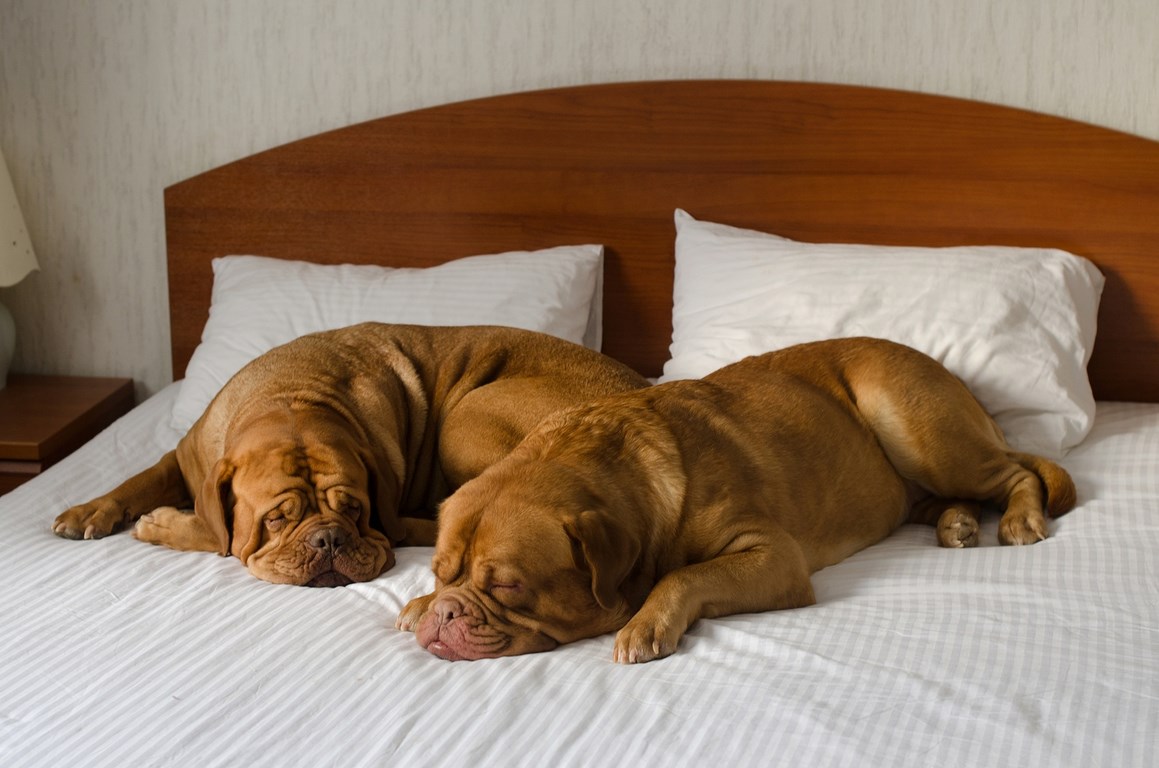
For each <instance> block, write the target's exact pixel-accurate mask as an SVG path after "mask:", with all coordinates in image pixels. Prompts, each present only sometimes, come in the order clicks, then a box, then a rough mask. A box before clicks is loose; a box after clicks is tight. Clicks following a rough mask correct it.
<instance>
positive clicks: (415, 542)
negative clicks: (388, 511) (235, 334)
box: [394, 517, 439, 547]
mask: <svg viewBox="0 0 1159 768" xmlns="http://www.w3.org/2000/svg"><path fill="white" fill-rule="evenodd" d="M399 520H401V521H402V524H403V527H404V528H405V529H406V536H405V537H404V538H403V540H402V541H398V542H394V543H395V544H397V545H399V546H407V547H433V546H434V545H435V539H436V538H437V537H438V533H439V524H438V523H437V522H435V521H434V520H425V519H423V518H421V517H400V518H399Z"/></svg>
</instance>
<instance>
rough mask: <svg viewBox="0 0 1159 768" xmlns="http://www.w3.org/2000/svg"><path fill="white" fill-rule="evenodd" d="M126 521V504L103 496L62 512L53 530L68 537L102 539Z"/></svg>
mask: <svg viewBox="0 0 1159 768" xmlns="http://www.w3.org/2000/svg"><path fill="white" fill-rule="evenodd" d="M125 522H126V509H125V506H124V505H123V504H121V503H119V502H117V501H116V500H114V499H111V498H109V497H108V496H102V497H101V498H99V499H93V500H92V501H90V502H88V503H87V504H78V505H77V506H75V507H70V508H69V509H66V510H65V511H64V512H61V513H60V514H59V515H57V518H56V520H55V521H54V522H53V524H52V532H53V533H55V534H56V535H57V536H63V537H64V538H66V539H101V538H104V537H105V536H108V535H109V534H110V533H116V532H117V531H119V530H121V528H123V527H124V526H125Z"/></svg>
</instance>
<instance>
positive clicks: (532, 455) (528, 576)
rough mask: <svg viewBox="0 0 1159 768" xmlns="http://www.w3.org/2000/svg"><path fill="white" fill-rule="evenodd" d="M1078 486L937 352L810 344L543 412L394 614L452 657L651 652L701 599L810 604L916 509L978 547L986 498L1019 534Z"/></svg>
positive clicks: (1033, 530) (1039, 529)
mask: <svg viewBox="0 0 1159 768" xmlns="http://www.w3.org/2000/svg"><path fill="white" fill-rule="evenodd" d="M1074 500H1075V489H1074V485H1073V483H1072V481H1071V479H1070V477H1069V475H1067V473H1066V472H1065V471H1064V470H1063V469H1061V468H1060V467H1058V466H1057V465H1056V464H1054V463H1053V462H1050V461H1048V460H1046V459H1043V458H1041V457H1038V456H1031V455H1027V454H1022V453H1018V452H1015V451H1013V450H1012V449H1011V448H1010V447H1009V446H1008V445H1007V444H1006V441H1005V439H1004V438H1003V435H1002V433H1001V431H1000V430H999V429H998V427H997V426H996V425H995V423H994V421H993V420H992V419H991V418H990V417H989V415H987V414H986V412H985V411H984V410H983V409H982V407H981V406H980V405H979V404H978V402H977V401H976V400H975V399H974V397H973V396H972V395H971V394H970V392H969V391H968V390H967V388H966V387H965V386H964V385H963V384H962V383H961V382H960V381H959V380H958V379H956V378H955V377H954V376H953V375H951V374H950V373H949V372H948V371H946V370H945V369H944V368H943V367H942V366H941V365H939V364H938V363H936V362H935V361H934V360H932V359H931V358H929V357H927V356H925V355H923V354H921V353H919V352H916V351H914V350H912V349H910V348H908V347H904V346H901V345H898V344H894V343H891V342H886V341H881V340H875V339H841V340H833V341H824V342H817V343H813V344H805V345H800V346H796V347H792V348H789V349H786V350H782V351H780V352H774V353H770V354H766V355H762V356H758V357H752V358H748V359H746V360H744V361H741V362H739V363H736V364H734V365H731V366H728V367H726V368H723V369H721V370H720V371H718V372H716V373H714V374H712V375H710V376H708V377H706V378H705V379H704V380H702V381H681V382H673V383H669V384H662V385H658V386H655V387H652V388H650V389H646V390H641V391H638V392H631V393H627V394H621V395H615V396H611V397H607V398H603V399H601V400H598V401H595V402H593V403H591V404H589V405H587V406H582V407H580V408H577V409H573V410H570V411H567V412H562V413H560V414H558V415H556V416H554V417H551V418H549V419H548V420H546V421H545V422H544V423H543V424H541V425H540V426H539V427H537V428H536V429H535V430H534V431H533V432H532V433H531V434H530V435H528V437H527V438H526V440H525V441H524V442H523V443H522V444H520V445H519V446H518V447H517V448H516V449H515V450H514V451H513V452H512V453H511V454H510V455H509V456H507V457H506V458H505V459H503V460H501V461H499V462H498V463H496V464H495V465H494V466H492V467H490V468H489V469H488V470H486V471H485V472H483V473H482V474H481V475H480V476H479V477H477V478H475V479H474V480H472V481H470V482H468V483H466V484H465V485H464V486H463V487H462V488H460V489H459V490H458V491H457V492H456V493H455V494H454V495H452V496H451V497H450V498H448V499H447V500H446V502H444V504H443V506H442V508H441V511H440V520H439V533H438V541H437V544H436V550H435V556H434V560H433V567H434V570H435V574H436V577H437V579H436V585H437V588H436V590H435V592H434V593H432V594H430V595H426V596H424V597H421V598H418V599H416V600H414V601H412V602H411V603H410V604H408V605H407V606H406V607H405V608H404V610H403V611H402V613H401V615H400V617H399V621H398V625H399V626H400V627H401V628H403V629H410V630H414V631H415V632H416V634H417V636H418V639H419V641H420V643H422V644H423V645H424V647H426V648H428V650H431V651H432V652H434V653H436V654H438V655H440V656H442V657H444V658H449V659H470V658H482V657H487V656H500V655H512V654H518V653H527V652H532V651H540V650H547V649H549V648H552V647H555V646H556V645H558V644H560V643H566V642H570V641H573V640H577V639H580V638H582V637H589V636H593V635H598V634H602V633H604V632H610V631H613V630H619V631H618V633H617V635H616V639H615V651H614V656H615V659H616V660H617V661H620V662H642V661H649V660H651V659H655V658H659V657H662V656H666V655H668V654H671V653H672V652H673V651H675V649H676V646H677V643H678V642H679V640H680V638H681V636H682V635H683V634H684V632H685V631H686V630H687V628H688V627H689V626H690V625H691V624H692V622H694V621H696V620H697V619H698V618H701V617H711V616H721V615H725V614H730V613H738V612H750V611H765V610H774V609H780V608H793V607H799V606H805V605H810V604H811V603H813V602H814V595H813V589H812V585H811V583H810V578H809V577H810V574H811V573H812V572H814V571H816V570H818V569H820V568H824V567H825V566H827V565H831V564H833V563H836V562H839V561H840V560H842V559H844V558H846V557H848V556H849V555H851V554H853V553H854V552H857V551H858V550H860V549H863V548H865V547H867V546H869V545H871V544H874V543H876V542H878V541H880V540H881V539H883V538H885V537H886V536H888V535H889V533H890V532H891V531H893V530H894V529H895V528H896V527H897V526H898V525H900V524H901V523H903V522H905V521H906V520H907V518H908V516H909V515H910V513H911V510H914V511H916V512H918V513H919V514H921V515H925V516H927V517H928V516H929V515H930V514H933V516H934V520H933V521H935V522H936V521H938V520H939V519H940V518H942V517H946V520H945V521H943V522H944V525H942V526H941V527H939V530H938V538H939V542H940V543H941V544H943V545H944V546H968V545H972V544H975V543H977V536H976V531H977V520H976V510H977V505H978V504H979V503H980V502H983V501H988V502H993V503H995V504H997V505H998V506H999V507H1000V508H1001V509H1003V510H1004V513H1003V516H1002V521H1001V524H1000V529H999V537H1000V539H1001V541H1002V542H1003V543H1005V544H1031V543H1034V542H1036V541H1039V540H1041V539H1043V538H1045V537H1046V536H1047V526H1046V520H1045V517H1044V514H1043V513H1044V509H1046V510H1048V511H1049V512H1050V513H1051V514H1052V515H1057V514H1062V513H1063V512H1066V511H1067V510H1068V509H1070V508H1071V506H1073V504H1074ZM971 527H972V532H973V536H972V537H971V536H970V533H971V531H970V530H968V529H970V528H971Z"/></svg>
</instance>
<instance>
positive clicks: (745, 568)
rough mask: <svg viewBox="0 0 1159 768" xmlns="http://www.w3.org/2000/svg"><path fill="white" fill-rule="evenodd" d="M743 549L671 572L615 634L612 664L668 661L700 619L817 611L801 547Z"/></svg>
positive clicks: (788, 542)
mask: <svg viewBox="0 0 1159 768" xmlns="http://www.w3.org/2000/svg"><path fill="white" fill-rule="evenodd" d="M745 538H747V539H748V541H749V542H750V543H749V544H748V545H747V546H746V548H744V549H739V550H737V549H735V547H734V548H732V549H733V550H734V551H731V552H730V551H728V550H726V551H725V553H723V554H721V555H719V556H717V557H715V558H713V559H711V560H706V561H704V562H701V563H693V564H692V565H688V566H685V567H683V568H678V569H676V570H674V571H670V572H669V573H667V574H665V576H664V577H663V578H662V579H660V581H659V582H658V583H657V584H656V586H655V587H653V588H652V591H651V592H650V593H649V595H648V598H647V599H646V600H645V601H644V605H643V606H642V607H641V608H640V610H639V611H637V612H636V615H635V616H633V617H632V618H631V620H629V621H628V623H627V624H625V625H624V627H623V628H622V629H620V631H619V632H617V633H616V641H615V651H614V659H615V661H616V662H618V663H621V664H636V663H639V662H644V661H652V660H653V659H658V658H661V657H664V656H668V655H669V654H671V653H673V652H674V651H675V650H676V646H677V644H678V643H679V642H680V638H681V637H683V636H684V633H685V632H686V631H687V630H688V627H690V626H691V625H692V622H694V621H696V620H697V619H699V618H712V617H714V616H726V615H728V614H732V613H749V612H757V611H772V610H778V609H781V608H802V607H804V606H807V605H813V603H815V602H816V598H815V597H814V595H813V585H812V584H811V583H810V581H809V569H808V566H807V565H806V561H805V556H804V553H802V551H801V548H800V546H798V545H797V542H796V541H794V540H793V539H792V538H791V537H789V536H788V534H785V533H783V532H780V533H779V534H778V535H777V536H775V537H774V538H771V539H770V537H768V536H764V535H762V536H760V537H759V538H760V541H759V542H755V543H751V542H753V537H752V536H748V537H744V536H742V537H739V539H738V542H739V541H741V540H743V539H745Z"/></svg>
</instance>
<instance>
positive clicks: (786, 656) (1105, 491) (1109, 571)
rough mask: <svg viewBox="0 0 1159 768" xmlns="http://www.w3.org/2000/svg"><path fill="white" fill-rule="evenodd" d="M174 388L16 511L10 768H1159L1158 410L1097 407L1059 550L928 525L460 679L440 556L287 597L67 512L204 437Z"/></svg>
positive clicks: (1, 643)
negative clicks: (644, 657) (782, 591)
mask: <svg viewBox="0 0 1159 768" xmlns="http://www.w3.org/2000/svg"><path fill="white" fill-rule="evenodd" d="M174 392H175V386H174V387H171V388H170V389H167V390H165V391H163V392H162V393H160V394H159V395H158V396H156V397H155V398H153V399H152V400H150V401H148V402H146V403H144V404H142V405H141V406H139V407H138V408H137V409H135V410H134V411H133V412H131V413H130V414H129V415H128V416H127V417H125V418H124V419H122V420H121V421H120V422H119V423H118V424H116V425H115V426H114V427H113V428H111V430H109V431H106V432H105V433H103V434H102V435H101V436H99V437H98V438H97V439H96V440H95V441H94V442H93V443H90V444H89V445H87V446H85V447H84V448H83V449H82V450H80V451H79V452H77V453H76V454H73V455H72V456H71V457H70V458H69V459H67V460H66V461H64V462H62V463H61V464H59V465H57V466H55V467H53V468H51V469H49V470H48V471H47V472H46V473H45V474H44V475H43V476H41V477H39V478H37V479H35V480H33V481H32V482H30V483H28V484H26V485H25V486H22V487H21V488H19V489H17V490H16V491H14V492H12V493H10V494H8V495H6V496H4V497H2V498H0V541H3V542H4V553H5V554H4V559H3V564H4V585H3V588H2V589H0V765H4V766H14V767H15V766H19V767H20V768H39V767H41V766H44V767H45V768H57V767H58V766H66V765H84V766H89V767H91V768H99V767H100V766H118V767H119V766H146V765H147V766H197V767H198V768H211V767H213V766H223V767H229V768H232V767H233V766H243V765H244V766H254V767H258V766H270V767H271V768H273V767H277V768H281V767H282V766H290V765H342V766H351V767H356V766H381V765H400V766H404V765H406V766H409V765H422V766H462V765H477V766H499V765H502V766H536V767H538V766H545V765H560V766H572V765H585V766H604V765H608V766H611V765H625V766H627V765H638V766H704V765H719V766H769V765H784V766H809V767H810V768H825V767H826V766H858V768H861V767H863V766H889V767H890V768H894V767H895V766H907V767H908V766H938V767H939V768H952V767H953V766H964V767H968V768H983V767H985V766H1020V767H1021V768H1032V767H1035V766H1043V767H1046V766H1049V767H1050V768H1066V767H1067V766H1074V767H1075V768H1089V766H1095V765H1103V766H1115V768H1131V767H1132V766H1140V767H1142V766H1152V765H1154V759H1155V733H1156V730H1155V729H1156V724H1157V723H1159V696H1157V695H1156V692H1157V691H1159V570H1157V569H1156V567H1155V553H1156V552H1159V473H1156V472H1155V467H1156V466H1157V465H1159V406H1155V405H1130V404H1106V403H1100V404H1099V407H1098V417H1097V419H1096V421H1095V425H1094V428H1093V430H1092V431H1091V434H1090V435H1089V437H1088V438H1087V439H1086V441H1085V442H1084V443H1083V444H1082V445H1080V446H1078V447H1077V448H1075V449H1074V450H1072V451H1071V452H1070V454H1069V455H1068V456H1067V457H1066V459H1065V460H1064V464H1065V466H1066V467H1067V468H1068V469H1070V470H1071V472H1072V473H1073V474H1074V478H1075V481H1076V483H1077V485H1078V489H1079V507H1078V508H1077V509H1076V510H1075V511H1073V512H1071V513H1070V514H1069V515H1067V516H1065V517H1063V518H1060V519H1059V520H1058V521H1057V522H1054V523H1052V524H1051V533H1052V538H1050V539H1049V540H1047V541H1045V542H1042V543H1039V544H1035V545H1034V546H1031V547H1025V548H1007V547H999V546H997V544H996V522H995V520H994V519H992V518H988V519H987V520H986V522H985V525H984V528H983V536H982V540H983V541H982V543H983V546H981V547H980V548H978V549H975V550H968V551H946V550H941V549H939V548H938V547H937V546H936V545H935V543H934V534H933V530H932V529H931V528H926V527H920V526H905V527H903V528H902V529H900V530H899V531H898V532H897V533H895V534H894V535H893V536H892V537H890V538H889V539H887V540H886V541H885V542H883V543H881V544H879V545H877V546H875V547H872V548H870V549H868V550H866V551H864V552H861V553H859V554H857V555H855V556H853V557H852V558H850V559H848V560H846V561H845V562H843V563H840V564H838V565H836V566H833V567H830V568H827V569H825V570H823V571H821V572H819V573H817V574H816V575H815V576H814V585H815V587H816V593H817V599H818V603H817V605H816V606H814V607H811V608H806V609H801V610H794V611H780V612H773V613H766V614H758V615H744V616H731V617H726V618H722V619H715V620H705V621H700V622H698V623H697V624H696V625H695V626H694V627H693V628H692V630H691V632H690V633H689V634H688V636H687V637H686V638H685V639H684V640H683V641H682V642H681V644H680V648H679V651H678V653H677V654H676V655H675V656H673V657H671V658H668V659H665V660H661V661H657V662H653V663H649V664H646V665H642V666H637V667H624V666H617V665H615V664H613V663H612V661H611V654H612V642H611V637H610V636H604V637H599V638H593V639H589V640H585V641H582V642H579V643H575V644H572V645H569V646H564V647H562V648H559V649H556V650H554V651H550V652H548V653H543V654H537V655H531V656H523V657H518V658H508V659H498V660H485V661H478V662H455V663H451V662H445V661H442V660H440V659H437V658H435V657H434V656H432V655H430V654H428V653H426V652H425V651H423V650H422V649H421V648H420V647H419V646H418V644H417V643H416V642H415V640H414V636H413V635H411V634H408V633H402V632H398V631H396V630H395V629H394V628H393V625H394V620H395V617H396V615H397V613H398V611H399V609H400V608H401V606H402V605H403V604H404V602H405V601H406V600H408V599H410V598H411V597H413V596H415V595H418V594H421V593H423V592H425V591H426V590H428V589H430V587H431V586H432V584H433V577H432V575H431V573H430V570H429V563H430V557H431V550H430V549H429V548H418V549H402V550H399V557H398V565H397V566H396V567H395V568H394V569H393V570H391V571H389V572H388V573H386V574H384V575H383V576H381V577H379V578H378V579H377V580H375V581H373V582H370V583H367V584H359V585H354V586H350V587H342V588H336V589H310V588H306V587H289V586H278V585H273V584H267V583H265V582H261V581H258V580H256V579H254V578H253V577H251V576H249V575H248V574H247V573H246V572H245V570H244V569H243V568H242V566H241V565H240V564H239V563H238V561H237V560H236V559H233V558H223V557H219V556H217V555H214V554H201V553H188V552H174V551H170V550H166V549H163V548H160V547H154V546H150V545H148V544H143V543H141V542H138V541H135V540H134V539H132V538H131V537H129V536H128V535H125V534H118V535H114V536H111V537H109V538H106V539H103V540H100V541H66V540H64V539H60V538H57V537H55V536H53V535H52V533H51V532H50V530H49V526H50V524H51V522H52V520H53V518H54V517H55V516H56V514H57V513H58V512H59V511H60V510H62V509H63V508H65V507H66V506H68V505H69V504H71V503H74V502H80V501H83V500H86V499H88V498H90V497H92V496H94V495H96V494H97V493H100V492H103V491H105V490H107V488H108V487H110V486H111V485H113V484H115V483H116V482H118V481H120V480H121V479H123V478H124V477H126V476H127V475H128V474H129V473H130V472H132V471H136V470H138V469H140V468H141V467H143V466H146V465H148V464H150V463H152V462H153V461H154V460H155V459H156V458H157V457H158V456H159V455H160V454H161V453H162V452H163V451H164V450H165V449H167V448H169V447H171V446H173V445H174V444H175V442H176V440H177V438H178V435H179V434H180V433H179V432H178V431H176V430H173V429H172V428H170V427H169V426H168V423H167V420H166V419H165V418H164V416H165V414H167V413H168V411H169V408H170V405H171V404H172V401H173V395H174Z"/></svg>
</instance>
